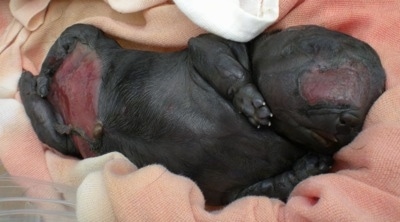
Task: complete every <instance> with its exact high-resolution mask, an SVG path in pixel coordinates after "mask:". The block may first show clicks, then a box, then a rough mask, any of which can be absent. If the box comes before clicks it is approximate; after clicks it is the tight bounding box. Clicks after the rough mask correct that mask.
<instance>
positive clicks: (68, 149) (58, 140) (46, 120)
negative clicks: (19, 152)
mask: <svg viewBox="0 0 400 222" xmlns="http://www.w3.org/2000/svg"><path fill="white" fill-rule="evenodd" d="M19 89H20V95H21V100H22V103H23V105H24V107H25V111H26V113H27V115H28V117H29V119H30V120H31V124H32V127H33V129H34V131H35V132H36V134H37V135H38V137H39V139H40V140H41V141H42V142H43V143H45V144H47V145H48V146H50V147H52V148H54V149H56V150H58V151H60V152H61V153H64V154H67V155H72V156H76V157H80V154H79V152H78V151H77V150H76V148H75V146H74V144H73V143H72V140H71V139H70V137H69V136H67V135H62V134H59V132H57V131H56V126H57V125H60V123H59V121H60V120H58V119H57V117H56V115H55V114H54V111H53V108H52V106H51V105H50V103H49V102H48V101H47V100H45V99H43V98H42V97H41V96H39V95H38V94H37V93H36V77H34V76H33V75H32V74H31V73H30V72H23V73H22V75H21V78H20V80H19Z"/></svg>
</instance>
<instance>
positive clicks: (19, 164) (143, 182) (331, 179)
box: [0, 0, 400, 221]
mask: <svg viewBox="0 0 400 222" xmlns="http://www.w3.org/2000/svg"><path fill="white" fill-rule="evenodd" d="M109 1H111V0H109ZM138 2H157V1H156V0H154V1H146V0H142V1H138ZM143 4H144V5H143ZM143 4H142V8H141V9H142V11H139V12H134V13H133V12H132V13H126V14H123V13H119V12H117V11H115V10H113V9H112V8H111V7H110V6H109V5H108V4H107V3H105V2H102V1H96V0H93V1H79V0H75V1H73V0H71V1H61V0H58V1H46V0H34V1H33V0H31V1H22V0H21V1H12V2H11V4H10V9H11V10H9V7H8V3H7V1H0V10H1V11H0V34H1V35H0V64H1V66H0V159H1V161H2V162H3V164H4V165H5V167H6V168H7V170H8V171H9V172H10V173H11V174H13V175H20V176H30V177H34V178H37V179H44V180H50V181H54V182H58V183H64V184H68V185H71V186H75V187H77V189H78V194H77V197H76V198H77V200H76V201H77V206H78V209H77V215H78V219H79V220H80V221H400V197H399V195H400V161H399V159H400V149H399V147H400V111H399V110H400V85H399V83H400V66H399V62H400V45H399V43H400V35H399V30H400V1H397V0H392V1H384V0H381V1H373V0H353V1H347V0H336V1H330V0H313V1H311V0H308V1H304V0H303V1H301V0H281V1H280V3H279V12H280V13H279V18H278V21H277V22H276V23H275V24H274V25H273V26H272V27H270V28H285V27H288V26H291V25H297V24H318V25H323V26H325V27H328V28H333V29H336V30H340V31H343V32H346V33H348V34H351V35H354V36H355V37H358V38H360V39H363V40H365V41H367V42H369V43H370V44H371V45H372V46H373V47H374V48H375V49H376V50H377V51H378V53H379V55H380V56H381V59H382V61H383V64H384V67H385V69H386V71H387V75H388V79H387V84H386V85H387V89H388V90H387V91H386V92H385V93H384V94H383V95H382V96H381V97H380V98H379V100H378V101H377V102H376V103H375V105H374V106H373V108H372V109H371V111H370V113H369V115H368V117H367V120H366V123H365V126H364V130H363V131H362V133H361V134H360V135H359V136H358V137H357V138H356V139H355V140H354V141H353V142H352V143H351V144H349V145H348V146H346V147H345V148H343V149H342V150H341V151H340V152H338V153H337V155H336V156H335V160H336V164H335V167H334V169H333V172H332V173H330V174H326V175H321V176H316V177H312V178H309V179H307V180H305V181H304V182H302V183H301V184H300V185H298V186H297V187H296V189H295V190H294V191H293V193H292V194H291V198H290V199H289V200H288V202H287V203H286V204H284V203H282V202H280V201H278V200H274V199H269V198H266V197H246V198H242V199H240V200H237V201H235V202H233V203H231V204H229V205H228V206H225V207H224V208H221V209H219V210H213V211H212V210H205V206H204V199H203V196H202V194H201V192H200V190H199V189H198V187H197V186H196V185H195V183H193V182H192V181H191V180H189V179H187V178H185V177H182V176H178V175H174V174H172V173H170V172H169V171H167V170H166V169H165V168H164V167H162V166H160V165H151V166H148V167H144V168H141V169H137V168H136V167H135V166H134V165H133V164H132V163H130V162H129V161H127V159H126V158H125V157H123V156H122V155H121V154H119V153H110V154H107V155H103V156H100V157H96V158H89V159H86V160H82V161H78V160H76V159H73V158H70V157H66V156H62V155H60V154H57V153H55V152H53V151H51V150H49V149H47V148H45V147H44V146H43V145H42V144H41V143H40V142H39V141H38V140H37V138H36V136H35V134H34V133H33V131H32V128H31V126H30V123H29V120H28V119H27V117H26V115H25V113H24V109H23V107H22V105H21V103H20V102H19V100H18V94H17V92H16V90H17V89H16V83H17V81H18V77H19V75H20V73H21V70H22V68H23V69H27V70H29V71H31V72H33V73H37V72H38V70H39V69H40V64H41V62H42V60H43V58H44V56H45V54H46V52H47V50H48V48H49V47H50V46H51V44H52V43H53V42H54V40H55V39H56V38H57V36H58V35H59V33H60V32H61V31H62V30H63V29H64V28H66V27H67V26H69V25H71V24H74V23H78V22H83V23H90V24H94V25H96V26H98V27H100V28H101V29H103V30H104V31H106V32H107V33H109V34H110V35H112V36H114V37H115V38H116V39H118V41H119V42H120V43H121V44H122V45H123V46H124V47H128V48H137V49H149V50H160V51H169V50H175V49H179V48H183V47H185V44H186V41H187V40H188V38H190V37H191V36H196V35H198V34H199V33H203V32H204V30H203V29H201V28H199V27H198V26H196V25H195V24H194V23H193V22H191V21H190V20H189V19H188V18H187V17H186V16H185V15H184V14H183V13H182V12H180V10H179V9H178V8H177V7H176V6H175V5H174V4H172V3H170V2H169V1H159V2H158V3H157V4H147V3H143ZM139 5H140V4H139ZM223 10H224V9H221V11H223ZM177 33H179V35H177ZM244 148H245V147H244ZM30 195H37V196H38V195H39V194H37V193H35V192H34V191H30Z"/></svg>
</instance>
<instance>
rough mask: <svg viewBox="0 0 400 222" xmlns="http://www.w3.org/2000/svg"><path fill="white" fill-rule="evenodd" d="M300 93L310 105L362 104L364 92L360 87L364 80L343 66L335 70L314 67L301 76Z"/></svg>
mask: <svg viewBox="0 0 400 222" xmlns="http://www.w3.org/2000/svg"><path fill="white" fill-rule="evenodd" d="M299 81H300V84H299V85H300V94H301V96H302V97H303V98H304V99H305V100H306V101H307V102H308V104H309V105H311V106H313V105H317V104H321V103H322V104H324V103H325V104H326V103H329V104H332V105H340V104H353V105H355V106H357V107H360V106H361V101H362V97H363V94H364V93H366V92H364V90H363V89H362V88H361V87H360V86H362V85H363V83H362V82H361V81H363V80H362V79H361V78H360V76H359V74H358V73H357V72H354V71H353V70H352V69H350V68H346V67H344V68H343V67H342V68H339V69H335V70H327V71H324V72H322V71H320V70H319V69H312V70H311V71H310V72H307V73H304V74H303V75H302V76H301V77H300V80H299Z"/></svg>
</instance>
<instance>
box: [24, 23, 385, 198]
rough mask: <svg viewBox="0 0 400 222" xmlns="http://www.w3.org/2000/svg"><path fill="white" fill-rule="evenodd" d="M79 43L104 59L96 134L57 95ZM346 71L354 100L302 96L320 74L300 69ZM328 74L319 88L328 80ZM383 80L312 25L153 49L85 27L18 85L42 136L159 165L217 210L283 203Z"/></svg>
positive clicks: (327, 156)
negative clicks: (64, 110)
mask: <svg viewBox="0 0 400 222" xmlns="http://www.w3.org/2000/svg"><path fill="white" fill-rule="evenodd" d="M78 43H79V44H82V45H84V46H85V47H87V49H88V50H89V51H91V52H95V55H96V56H97V58H96V59H98V60H99V61H100V63H101V64H102V65H101V73H100V74H99V75H101V81H100V86H99V93H98V96H99V99H98V101H96V103H95V104H98V105H97V110H96V112H95V119H96V123H93V124H94V127H93V131H92V132H91V133H90V132H89V133H88V132H87V131H84V130H82V127H84V126H81V125H79V123H76V125H72V126H71V123H66V122H65V120H63V117H62V116H61V114H60V110H58V109H57V108H55V107H57V106H55V105H56V104H55V103H57V101H54V99H53V100H52V99H51V95H52V93H55V92H52V91H51V86H52V84H54V82H55V81H56V80H54V75H55V73H56V71H57V69H58V68H59V67H60V65H61V64H62V63H63V62H64V59H65V58H66V57H67V55H68V54H70V53H71V52H72V51H73V50H74V49H75V47H76V45H77V44H78ZM332 55H334V56H332ZM341 67H347V68H348V67H352V68H350V69H351V72H350V74H349V75H354V73H359V74H360V75H356V77H357V78H358V79H361V80H362V81H361V84H359V85H357V87H359V89H361V91H360V92H359V93H358V94H350V97H352V98H350V99H347V100H346V99H345V100H343V99H340V98H342V96H341V93H342V92H340V91H339V92H336V94H335V95H337V96H338V99H336V98H333V100H332V98H330V100H328V99H327V100H325V99H324V98H322V100H321V99H320V100H318V101H317V102H315V101H314V102H313V104H310V102H309V101H307V98H306V97H305V96H304V95H303V94H304V93H303V94H302V92H300V91H299V90H300V88H301V87H303V86H302V84H303V82H304V81H305V80H304V79H306V80H307V81H311V83H312V81H314V80H313V79H312V78H308V77H307V76H306V74H304V73H311V74H310V76H312V77H314V76H322V75H323V74H324V72H328V73H335V71H337V70H339V71H340V72H342V73H343V70H345V72H347V71H346V70H349V69H347V68H346V69H340V68H341ZM321 70H322V71H321ZM65 75H68V73H66V74H65ZM307 75H308V74H307ZM330 75H331V74H330ZM346 75H347V73H345V74H344V75H343V76H344V77H343V78H347V77H346ZM303 76H305V77H304V78H303ZM356 77H354V78H356ZM307 78H308V79H307ZM318 78H319V77H318ZM323 78H324V77H323ZM323 78H322V80H318V81H320V82H318V83H316V84H319V83H321V84H325V83H324V80H323ZM352 78H353V77H352ZM357 78H356V79H357ZM303 80H304V81H303ZM384 83H385V75H384V70H383V68H382V66H381V64H380V61H379V58H378V56H377V55H376V53H375V52H374V51H373V49H372V48H370V47H369V46H368V45H367V44H365V43H362V42H360V41H358V40H356V39H353V38H351V37H349V36H346V35H343V34H340V33H336V32H333V31H329V30H326V29H323V28H320V27H316V26H300V27H294V28H289V29H287V30H283V31H281V32H277V33H274V34H263V35H261V36H260V37H258V38H256V39H255V40H253V41H252V42H250V43H248V44H242V43H237V42H232V41H228V40H224V39H221V38H219V37H217V36H213V35H210V34H207V35H201V36H199V37H196V38H192V39H191V40H190V41H189V44H188V49H185V50H182V51H179V52H173V53H156V52H143V51H137V50H128V49H123V48H121V47H120V46H119V45H118V44H117V43H116V42H115V41H114V40H112V39H110V38H107V37H105V36H104V34H103V33H102V32H101V31H100V30H99V29H97V28H95V27H93V26H89V25H83V24H78V25H74V26H72V27H70V28H68V29H66V30H65V31H64V33H63V34H62V35H61V36H60V37H59V39H58V40H57V41H56V42H55V44H54V45H53V46H52V48H51V49H50V51H49V53H48V55H47V57H46V59H45V61H44V63H43V65H42V69H41V72H40V73H39V76H33V75H32V74H30V73H29V72H24V73H23V74H22V77H21V79H20V83H19V87H20V91H21V98H22V101H23V104H24V106H25V109H26V112H27V114H28V116H29V117H30V119H31V122H32V126H33V127H34V130H35V132H36V133H37V134H38V136H39V138H40V140H41V141H42V142H43V143H46V144H47V145H49V146H51V147H53V148H55V149H57V150H58V151H60V152H62V153H65V154H69V155H74V156H77V157H80V156H81V155H82V150H84V149H85V147H79V146H78V147H77V143H76V141H81V143H80V144H82V143H84V144H85V143H86V144H87V145H88V147H89V149H90V152H93V153H95V154H96V155H98V154H104V153H107V152H111V151H119V152H121V153H123V154H124V155H126V156H127V157H128V158H129V159H130V160H131V161H132V162H133V163H134V164H136V165H137V166H139V167H143V166H146V165H149V164H152V163H160V164H163V165H165V166H166V167H167V168H168V169H169V170H170V171H172V172H174V173H177V174H182V175H185V176H188V177H190V178H191V179H193V180H194V181H195V182H196V183H197V184H198V185H199V187H200V188H201V190H202V191H203V193H204V195H205V198H206V201H207V203H208V204H211V205H219V204H226V203H229V202H231V201H233V200H235V199H237V198H239V197H242V196H246V195H265V196H269V197H277V198H280V199H282V200H285V199H286V198H287V197H288V195H289V193H290V192H291V190H292V189H293V187H294V186H295V185H296V184H298V183H299V182H300V181H301V180H304V179H305V178H307V177H309V176H312V175H317V174H320V173H325V172H327V171H328V170H329V168H330V166H331V164H332V157H331V155H332V154H333V153H334V152H336V151H337V150H339V149H340V148H341V147H342V146H344V145H346V144H347V143H349V142H350V141H351V140H352V139H353V138H354V137H355V136H356V135H357V133H358V132H359V131H360V130H361V128H362V124H363V121H364V118H365V115H366V113H367V111H368V110H369V108H370V106H371V105H372V103H373V102H374V101H375V100H376V99H377V97H378V96H379V95H380V94H381V93H382V92H383V90H384ZM63 84H66V83H63ZM68 84H76V83H68ZM333 84H340V83H333ZM346 84H348V87H351V86H353V85H354V84H353V85H352V84H350V83H346ZM311 85H312V84H311ZM345 87H347V85H346V86H345ZM317 93H318V92H317ZM343 93H345V92H343ZM361 93H362V94H363V95H360V94H361ZM82 95H84V94H82ZM346 95H347V97H349V95H348V94H346ZM317 97H318V96H317ZM322 97H323V96H322ZM339 97H340V98H339ZM353 97H354V98H353ZM318 98H319V97H318ZM74 108H76V107H74V106H72V107H68V109H74ZM271 112H272V113H273V117H271ZM270 122H271V123H272V126H271V127H268V126H267V125H269V124H270ZM74 124H75V123H74ZM260 126H261V127H260ZM82 141H83V142H82ZM86 151H87V150H86ZM160 198H161V197H160Z"/></svg>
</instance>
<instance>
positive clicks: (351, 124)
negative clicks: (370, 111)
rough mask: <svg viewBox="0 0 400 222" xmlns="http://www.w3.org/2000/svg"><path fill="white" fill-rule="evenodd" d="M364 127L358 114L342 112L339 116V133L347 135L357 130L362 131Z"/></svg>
mask: <svg viewBox="0 0 400 222" xmlns="http://www.w3.org/2000/svg"><path fill="white" fill-rule="evenodd" d="M361 127H362V120H361V119H360V118H359V117H358V115H357V114H355V113H353V112H342V113H341V114H340V116H339V123H338V125H337V131H338V133H342V134H346V133H350V132H352V131H355V130H360V129H361Z"/></svg>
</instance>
